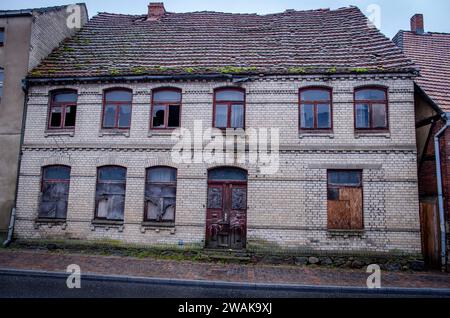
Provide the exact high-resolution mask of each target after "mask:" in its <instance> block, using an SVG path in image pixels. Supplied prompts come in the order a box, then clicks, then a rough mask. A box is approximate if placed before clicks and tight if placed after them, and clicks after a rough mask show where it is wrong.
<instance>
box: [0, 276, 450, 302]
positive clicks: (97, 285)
mask: <svg viewBox="0 0 450 318" xmlns="http://www.w3.org/2000/svg"><path fill="white" fill-rule="evenodd" d="M79 297H80V298H116V297H120V298H128V297H132V298H288V297H289V298H330V297H358V298H361V297H368V298H372V297H389V298H396V297H438V298H442V297H450V290H448V291H447V292H446V293H443V292H442V291H439V290H423V291H422V292H421V291H417V290H415V291H411V290H409V291H405V290H383V289H381V290H376V291H374V290H368V289H351V288H349V289H341V288H328V287H321V288H315V287H311V286H309V287H307V286H306V287H296V288H286V287H281V288H276V287H275V288H274V287H269V286H268V287H265V286H253V285H247V286H246V285H237V284H235V285H233V284H230V285H226V284H225V285H221V284H217V283H211V284H208V283H207V282H203V283H201V284H198V283H195V282H181V281H178V282H173V281H152V280H138V279H136V280H129V279H126V278H120V279H115V278H106V279H105V277H95V276H90V277H87V276H85V277H83V276H82V278H81V288H80V289H69V288H67V285H66V277H65V276H63V275H59V276H52V275H48V274H43V275H40V274H39V273H32V274H27V273H20V274H18V273H6V274H5V273H0V298H79Z"/></svg>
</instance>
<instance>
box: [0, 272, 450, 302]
mask: <svg viewBox="0 0 450 318" xmlns="http://www.w3.org/2000/svg"><path fill="white" fill-rule="evenodd" d="M0 275H5V276H26V277H47V278H64V279H66V278H67V277H68V273H64V272H51V271H38V270H18V269H7V268H0ZM81 277H82V279H85V280H90V281H101V282H124V283H138V284H158V285H175V286H191V287H192V286H194V287H204V288H240V289H247V290H262V289H272V290H284V291H301V292H316V293H317V292H324V293H326V292H338V293H344V294H353V293H356V294H367V295H403V296H408V295H409V296H440V297H450V288H448V289H444V288H400V287H387V288H379V289H369V288H364V287H351V286H326V285H295V284H271V283H239V282H226V281H212V280H189V279H172V278H155V277H141V276H124V275H101V274H92V273H88V274H81Z"/></svg>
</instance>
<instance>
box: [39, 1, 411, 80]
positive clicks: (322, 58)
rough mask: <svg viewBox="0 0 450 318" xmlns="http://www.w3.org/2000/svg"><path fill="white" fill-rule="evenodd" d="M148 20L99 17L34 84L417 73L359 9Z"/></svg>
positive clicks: (54, 56) (53, 56) (53, 59)
mask: <svg viewBox="0 0 450 318" xmlns="http://www.w3.org/2000/svg"><path fill="white" fill-rule="evenodd" d="M146 18H147V16H146V15H138V16H136V15H121V14H110V13H100V14H98V15H97V16H95V17H94V18H92V19H91V20H90V21H89V22H88V23H87V24H86V25H85V27H84V28H83V29H82V30H81V31H80V32H79V33H78V34H77V35H76V36H75V37H73V38H72V39H69V40H67V41H66V42H65V43H63V45H61V46H60V47H59V48H58V49H57V50H56V51H55V52H53V53H52V54H51V55H50V56H49V57H48V58H47V59H45V60H44V61H43V62H42V64H41V65H40V66H38V67H37V68H36V69H34V70H33V71H32V72H31V74H30V77H92V76H118V75H144V74H145V75H160V74H218V73H242V74H243V73H246V74H247V73H250V74H251V73H255V74H294V73H295V74H302V73H362V72H415V65H414V64H413V62H412V61H411V60H409V59H408V58H407V57H406V56H405V55H403V53H402V52H401V50H400V49H399V48H398V47H397V46H396V45H395V44H394V43H393V42H391V41H390V40H389V39H388V38H386V37H385V36H384V35H383V34H382V33H381V32H380V31H378V30H377V29H376V28H374V27H370V26H369V24H368V20H367V18H366V17H365V16H364V14H363V13H362V12H361V11H360V10H359V9H358V8H356V7H348V8H342V9H338V10H329V9H320V10H311V11H294V10H287V11H285V12H283V13H277V14H268V15H257V14H231V13H220V12H192V13H166V14H165V15H164V17H163V18H162V19H161V20H160V21H147V19H146Z"/></svg>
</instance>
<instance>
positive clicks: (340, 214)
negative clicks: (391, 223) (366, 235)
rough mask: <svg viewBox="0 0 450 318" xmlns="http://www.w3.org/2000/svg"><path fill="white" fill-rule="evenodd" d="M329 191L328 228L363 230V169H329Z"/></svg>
mask: <svg viewBox="0 0 450 318" xmlns="http://www.w3.org/2000/svg"><path fill="white" fill-rule="evenodd" d="M327 192H328V195H327V197H328V208H327V209H328V229H329V230H362V229H363V228H364V224H363V193H362V172H361V170H329V171H328V187H327Z"/></svg>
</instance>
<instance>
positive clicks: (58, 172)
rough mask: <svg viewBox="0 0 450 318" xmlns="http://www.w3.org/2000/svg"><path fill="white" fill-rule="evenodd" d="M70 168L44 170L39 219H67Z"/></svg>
mask: <svg viewBox="0 0 450 318" xmlns="http://www.w3.org/2000/svg"><path fill="white" fill-rule="evenodd" d="M69 183H70V167H67V166H47V167H43V168H42V182H41V202H40V207H39V218H42V219H65V218H66V216H67V202H68V198H69Z"/></svg>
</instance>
